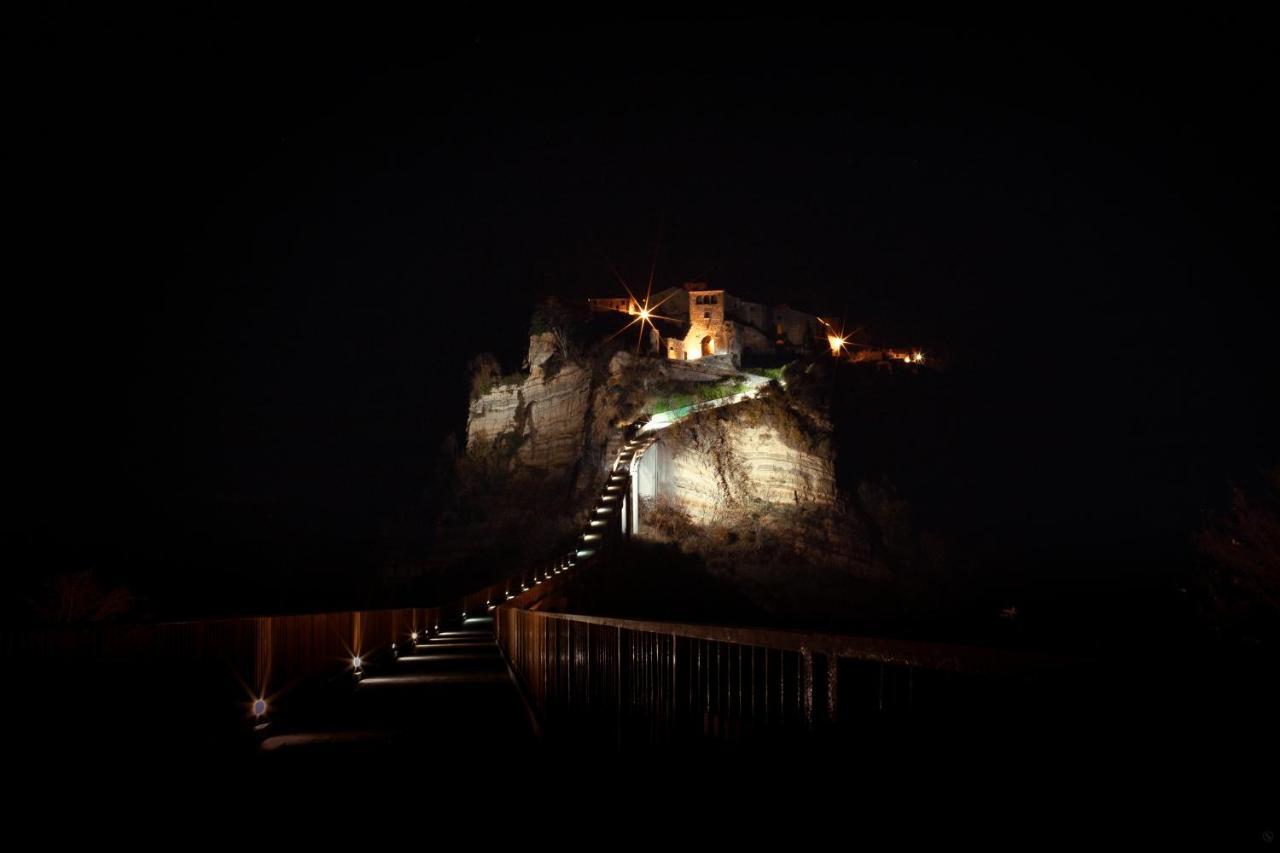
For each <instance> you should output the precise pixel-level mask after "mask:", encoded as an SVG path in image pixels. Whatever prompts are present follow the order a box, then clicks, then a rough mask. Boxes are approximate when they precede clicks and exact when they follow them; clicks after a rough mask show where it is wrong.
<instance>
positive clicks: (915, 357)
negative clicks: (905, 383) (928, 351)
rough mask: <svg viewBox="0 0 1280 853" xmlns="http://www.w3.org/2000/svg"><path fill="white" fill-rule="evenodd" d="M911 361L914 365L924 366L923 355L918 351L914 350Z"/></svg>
mask: <svg viewBox="0 0 1280 853" xmlns="http://www.w3.org/2000/svg"><path fill="white" fill-rule="evenodd" d="M911 360H912V361H914V362H915V363H916V364H924V353H922V352H920V350H916V351H915V352H914V353H912V354H911Z"/></svg>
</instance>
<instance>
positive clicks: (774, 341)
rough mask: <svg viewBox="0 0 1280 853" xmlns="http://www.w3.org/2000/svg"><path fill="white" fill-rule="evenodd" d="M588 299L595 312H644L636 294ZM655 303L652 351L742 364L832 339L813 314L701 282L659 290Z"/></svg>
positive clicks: (806, 350) (804, 349)
mask: <svg viewBox="0 0 1280 853" xmlns="http://www.w3.org/2000/svg"><path fill="white" fill-rule="evenodd" d="M588 302H589V303H590V305H591V308H592V310H594V311H619V312H622V313H624V314H630V315H632V316H634V315H636V314H639V313H640V311H641V306H640V305H639V303H637V302H636V300H635V299H632V298H630V297H624V298H612V297H611V298H604V299H590V300H588ZM649 304H651V305H653V306H655V309H654V313H655V315H656V316H655V318H654V321H655V326H656V329H657V331H656V332H654V333H653V334H652V338H653V340H652V345H651V349H652V350H653V351H655V352H657V353H659V354H662V355H665V356H666V357H667V358H670V359H678V360H684V361H693V360H695V359H700V358H707V357H711V356H727V357H728V358H729V359H730V360H731V361H732V362H733V364H734V365H735V366H740V365H741V363H742V359H743V357H744V356H747V357H749V358H750V357H756V358H760V359H772V358H776V357H778V356H779V355H782V354H784V353H794V354H807V353H810V352H813V351H815V350H817V349H821V348H822V346H823V345H824V342H825V340H826V332H825V330H824V328H823V326H822V323H821V321H819V320H818V318H817V317H815V316H814V315H812V314H806V313H804V312H802V311H797V310H795V309H794V308H791V307H789V306H787V305H773V306H770V305H763V304H761V303H758V302H749V301H747V300H745V299H739V298H737V297H735V296H733V295H732V294H730V293H729V292H728V291H725V290H716V289H711V288H708V287H707V286H706V285H705V284H703V283H701V282H689V283H687V284H685V285H684V287H673V288H669V289H667V290H664V291H661V292H659V293H655V294H653V295H652V296H651V297H650V300H649ZM662 318H670V319H662Z"/></svg>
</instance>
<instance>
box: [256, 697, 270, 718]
mask: <svg viewBox="0 0 1280 853" xmlns="http://www.w3.org/2000/svg"><path fill="white" fill-rule="evenodd" d="M266 713H267V700H266V699H255V700H254V702H253V715H254V716H255V717H262V716H264V715H265V714H266Z"/></svg>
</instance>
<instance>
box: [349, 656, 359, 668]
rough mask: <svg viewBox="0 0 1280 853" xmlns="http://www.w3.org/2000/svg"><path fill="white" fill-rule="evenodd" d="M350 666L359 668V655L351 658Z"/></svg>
mask: <svg viewBox="0 0 1280 853" xmlns="http://www.w3.org/2000/svg"><path fill="white" fill-rule="evenodd" d="M351 666H352V667H354V668H355V669H359V668H360V655H356V656H355V657H353V658H352V659H351Z"/></svg>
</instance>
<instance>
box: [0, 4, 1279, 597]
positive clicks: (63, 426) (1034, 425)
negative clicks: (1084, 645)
mask: <svg viewBox="0 0 1280 853" xmlns="http://www.w3.org/2000/svg"><path fill="white" fill-rule="evenodd" d="M1270 31H1271V30H1270V26H1269V23H1268V22H1262V21H1257V20H1248V19H1238V20H1226V19H1208V20H1200V19H1196V20H1191V19H1183V20H1169V19H1165V20H1161V21H1147V20H1144V21H1123V20H1115V19H1108V20H1107V21H1106V22H1105V24H1103V23H1098V22H1089V21H1084V20H1080V21H1053V22H1044V23H1033V22H1011V21H999V22H997V21H986V22H983V21H977V20H973V19H965V20H944V19H934V20H929V21H905V20H903V21H860V22H849V23H846V24H841V25H830V24H804V23H793V24H786V25H777V24H771V23H757V22H747V23H738V24H724V23H717V24H712V23H689V22H646V23H626V22H617V21H614V22H605V21H601V22H598V23H596V24H594V25H591V26H586V24H585V23H584V25H583V28H582V29H581V30H580V31H577V32H571V31H559V32H554V33H553V32H546V31H537V29H536V28H532V27H531V28H528V29H524V28H521V27H519V26H516V25H511V26H510V27H507V28H506V29H498V30H495V29H493V28H492V25H491V24H488V23H485V24H479V23H474V22H471V23H462V22H455V23H447V24H442V23H440V22H434V23H432V22H428V21H392V20H371V21H365V22H359V23H353V22H351V21H348V20H345V19H328V20H322V19H308V20H299V19H293V20H287V21H286V20H273V21H268V20H262V19H252V20H248V19H246V20H234V19H230V18H224V17H221V16H218V15H215V14H214V13H213V12H203V13H196V14H192V15H191V16H189V17H175V18H172V19H169V20H164V19H155V18H149V19H147V20H132V19H128V18H121V17H116V16H111V17H105V16H104V17H102V18H98V19H88V18H78V17H71V16H70V15H69V14H67V15H64V16H62V17H58V16H57V15H54V16H51V17H47V18H46V19H44V20H43V21H41V22H39V23H38V24H37V25H35V26H34V28H33V29H32V30H31V31H30V33H29V34H28V43H27V48H26V51H25V63H24V67H23V69H22V72H21V75H20V79H18V80H17V81H16V82H17V83H18V84H19V85H18V87H17V88H18V90H19V91H18V94H17V96H16V102H15V103H13V104H11V107H10V110H11V111H12V112H13V113H14V114H15V115H16V116H17V117H18V118H19V119H20V120H19V121H13V122H11V123H10V134H11V140H10V142H11V144H15V145H16V148H17V151H16V153H15V155H14V156H13V157H12V158H11V160H10V163H11V169H12V174H11V176H10V177H11V181H12V182H13V183H14V184H16V187H17V192H16V194H15V196H14V198H15V200H16V202H17V203H16V204H15V208H14V209H16V210H18V212H19V217H18V218H19V219H20V220H21V222H20V224H19V225H18V226H17V230H16V231H14V232H11V233H13V234H14V236H15V237H17V238H18V241H17V246H16V249H17V255H16V256H17V257H19V258H25V259H26V260H25V261H24V262H22V264H21V268H22V269H23V270H24V272H21V273H19V274H17V275H13V276H11V277H10V289H9V292H10V294H12V296H16V304H14V303H12V302H11V304H10V310H9V311H8V312H7V315H6V316H7V320H8V328H9V334H8V335H7V336H6V337H7V338H8V340H9V346H10V348H11V350H10V358H9V364H10V376H11V381H13V382H14V383H15V384H16V387H17V395H16V396H17V400H16V401H15V404H14V405H13V406H12V408H11V410H10V421H11V422H13V421H17V422H18V424H19V431H18V436H17V437H16V439H14V440H13V443H12V444H11V447H12V448H13V449H14V450H15V451H16V452H15V453H14V454H13V455H14V456H15V457H16V459H17V468H18V469H19V478H18V479H17V480H16V485H17V486H18V490H17V494H18V495H19V498H20V503H21V504H22V509H21V511H20V512H19V514H18V516H17V521H18V527H19V533H18V536H19V541H20V543H22V547H23V548H24V549H25V550H27V551H28V552H29V554H30V557H29V558H28V559H26V560H25V561H24V567H23V569H22V571H24V572H26V573H27V574H29V575H31V576H38V575H40V574H43V573H47V572H53V571H65V570H68V569H72V568H79V567H88V566H95V567H98V568H100V569H101V570H103V571H105V572H108V573H111V574H113V575H115V576H119V577H123V578H125V579H126V580H130V581H131V582H133V583H138V584H142V585H144V586H145V585H146V584H147V583H154V582H155V579H156V578H161V577H164V578H168V579H169V580H168V583H169V586H167V587H164V590H167V592H164V593H158V594H169V593H171V592H173V590H175V589H178V590H185V591H186V592H188V593H190V592H191V590H193V589H197V588H200V589H203V588H204V586H205V585H206V584H207V585H209V586H210V587H217V588H218V589H221V590H223V591H226V590H232V591H234V590H235V589H238V588H242V587H243V586H244V585H245V584H263V583H266V584H270V583H272V582H274V581H273V579H274V578H277V577H279V578H285V577H290V576H292V575H291V573H295V572H298V571H305V570H309V569H308V567H310V566H312V565H318V564H321V563H324V564H326V565H328V566H329V567H330V568H334V567H337V568H334V570H335V571H339V572H340V571H342V568H343V567H346V569H347V570H348V571H355V569H353V568H352V567H358V568H359V569H360V570H362V571H363V570H364V568H365V567H367V566H370V565H375V564H376V563H377V561H378V560H379V559H380V558H381V555H382V554H383V553H384V550H385V548H386V547H387V542H388V540H389V539H395V537H397V536H400V535H402V530H403V526H404V525H403V518H404V517H405V516H406V515H408V516H409V517H410V518H411V517H412V514H413V512H414V507H416V506H418V505H420V504H421V502H422V500H423V494H424V490H426V489H427V488H428V487H429V484H430V483H431V475H432V471H433V469H434V466H435V465H436V462H437V458H438V452H439V448H440V446H441V443H442V441H443V440H444V438H445V436H446V435H447V434H449V433H450V432H455V433H457V432H460V431H461V430H462V429H463V428H464V424H465V412H466V376H465V362H466V360H467V359H468V358H469V357H470V356H472V355H474V354H475V353H477V352H479V351H482V350H491V351H494V352H496V353H498V354H499V355H500V357H502V358H503V360H504V361H505V363H506V365H507V367H508V368H509V369H513V368H516V367H518V366H519V361H520V357H521V355H522V350H523V346H524V337H523V336H524V333H525V330H526V328H527V322H528V314H529V310H530V309H531V307H532V305H533V303H534V301H535V300H536V299H538V298H540V297H542V296H545V295H548V294H557V295H559V296H561V297H562V298H565V299H570V300H572V299H578V298H581V297H584V296H586V295H589V294H590V295H610V294H613V293H615V292H616V291H617V290H618V288H617V285H616V284H615V283H613V281H612V277H611V275H610V273H609V269H608V265H607V264H608V262H610V261H612V262H613V263H615V264H617V265H618V267H619V268H620V270H621V271H622V273H623V275H625V276H627V277H628V278H631V279H637V280H638V279H642V278H643V277H644V275H645V274H646V272H647V270H648V266H649V262H650V259H651V257H652V253H653V251H654V249H655V246H656V245H658V244H659V237H660V252H659V256H658V266H657V269H658V279H659V283H660V284H662V285H667V284H678V283H680V282H681V281H684V280H687V279H691V278H694V277H699V278H701V279H703V280H707V281H710V282H711V283H712V284H713V285H715V286H719V287H724V288H726V289H728V290H730V291H731V292H735V293H742V294H744V295H748V296H751V297H754V298H756V299H759V300H761V301H767V302H790V303H791V304H793V305H796V306H797V307H801V308H805V309H809V310H812V311H815V312H817V313H824V314H836V315H844V316H847V317H848V318H849V321H850V325H861V326H863V327H864V328H865V329H866V330H867V333H868V334H869V335H870V337H871V339H872V340H877V341H882V342H885V343H897V342H902V343H915V344H921V345H923V346H925V347H926V348H927V349H929V350H930V351H932V352H938V353H945V354H946V355H947V357H948V360H949V364H950V367H951V375H953V376H955V382H956V386H955V387H957V388H960V389H963V390H964V394H963V395H962V396H960V399H962V400H963V404H962V405H961V406H960V409H959V411H958V412H957V413H956V420H957V422H958V423H959V424H960V425H959V426H958V427H956V428H955V429H954V431H953V432H952V433H949V434H948V437H947V441H948V442H950V443H951V448H950V453H952V454H954V456H955V457H956V458H960V459H963V460H967V461H966V462H965V464H963V465H960V466H950V467H949V468H948V476H955V477H958V478H963V482H961V483H959V484H957V483H950V484H948V490H947V494H953V493H960V494H963V495H964V496H965V497H966V498H967V500H966V501H965V506H964V507H957V514H958V515H957V518H959V519H961V520H962V523H963V524H964V525H968V526H970V527H973V526H979V525H981V526H982V527H983V529H991V530H993V531H994V532H993V537H994V541H995V542H997V543H998V546H997V545H993V546H992V547H991V551H992V553H1001V552H1003V553H1006V554H1007V555H1008V559H1009V560H1010V561H1022V562H1030V563H1034V562H1035V561H1037V560H1041V559H1044V560H1049V559H1054V560H1060V561H1061V560H1064V559H1065V560H1068V561H1069V562H1080V563H1083V562H1085V561H1087V560H1088V559H1089V555H1091V554H1099V553H1108V554H1112V555H1116V554H1118V555H1119V556H1120V558H1122V559H1124V560H1148V561H1151V560H1154V561H1157V562H1158V561H1161V560H1164V559H1166V558H1168V559H1174V558H1176V555H1177V552H1178V551H1179V550H1180V549H1185V547H1186V545H1187V542H1186V537H1187V534H1188V531H1189V530H1190V529H1191V527H1192V526H1194V523H1195V521H1196V519H1197V518H1198V514H1199V513H1201V512H1203V510H1204V509H1205V508H1207V507H1210V506H1212V505H1214V504H1215V503H1217V502H1221V501H1222V499H1223V498H1224V496H1225V494H1226V488H1227V486H1228V484H1229V483H1230V482H1232V481H1233V480H1234V481H1245V480H1247V479H1248V478H1249V477H1251V476H1254V475H1255V474H1256V472H1257V470H1258V469H1259V468H1261V467H1262V466H1264V465H1266V464H1268V463H1274V461H1275V460H1276V449H1277V446H1276V445H1277V443H1276V441H1275V436H1276V434H1277V429H1276V426H1277V425H1276V418H1275V415H1276V405H1275V396H1276V395H1275V388H1276V387H1277V386H1276V371H1275V365H1276V356H1275V348H1276V344H1275V342H1274V340H1273V334H1272V333H1273V330H1274V328H1275V314H1274V308H1275V296H1274V293H1273V289H1274V286H1275V282H1276V281H1277V263H1276V246H1277V239H1276V238H1277V236H1280V234H1278V233H1277V222H1278V218H1277V210H1276V199H1277V198H1278V197H1280V196H1278V195H1277V189H1278V188H1280V187H1278V185H1277V183H1278V182H1277V177H1278V176H1277V167H1276V158H1275V156H1274V155H1275V151H1277V150H1280V139H1278V138H1277V133H1276V131H1275V130H1274V128H1273V126H1272V121H1271V120H1272V118H1273V113H1274V104H1275V102H1276V91H1275V83H1276V80H1277V73H1276V72H1277V59H1276V54H1275V51H1274V49H1273V46H1272V45H1270V44H1269V43H1268V42H1267V38H1268V34H1269V32H1270ZM11 298H12V297H11ZM1064 555H1065V556H1064ZM174 578H179V579H181V580H174ZM157 588H158V589H159V588H160V587H157ZM201 594H203V593H201Z"/></svg>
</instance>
